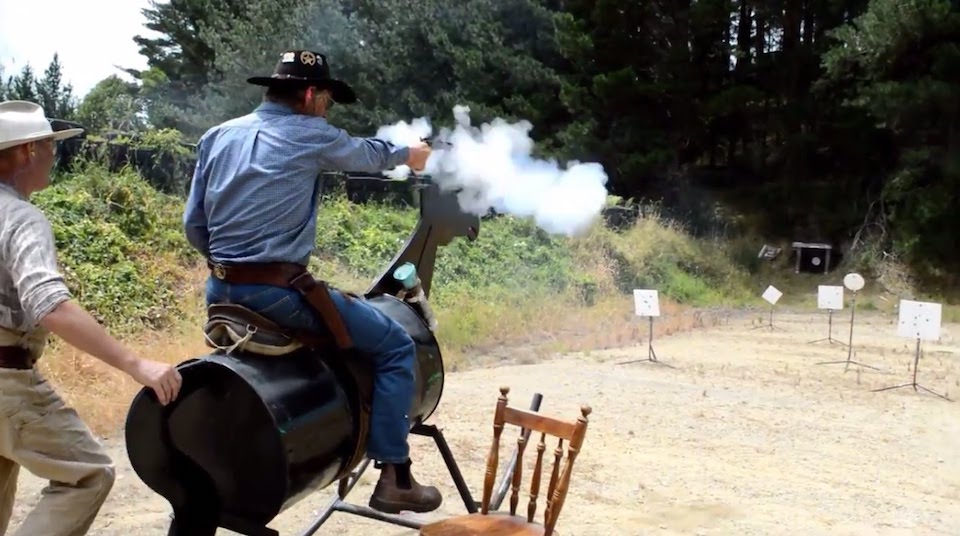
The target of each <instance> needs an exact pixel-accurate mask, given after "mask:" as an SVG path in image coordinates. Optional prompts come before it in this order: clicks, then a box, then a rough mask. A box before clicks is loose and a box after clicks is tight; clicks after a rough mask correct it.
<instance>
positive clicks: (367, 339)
mask: <svg viewBox="0 0 960 536" xmlns="http://www.w3.org/2000/svg"><path fill="white" fill-rule="evenodd" d="M330 296H331V298H332V299H333V303H334V305H336V307H337V309H338V310H339V311H340V315H341V316H342V317H343V322H344V324H346V327H347V332H349V334H350V337H351V338H352V339H353V343H354V345H355V347H356V350H357V351H358V352H360V353H363V354H367V355H369V356H370V357H371V358H372V360H373V364H374V381H373V407H372V408H371V411H370V435H369V436H368V437H369V439H368V441H367V456H368V457H369V458H370V459H373V460H377V461H380V462H383V463H403V462H405V461H406V460H407V458H408V456H409V452H410V449H409V446H408V445H407V435H408V434H409V433H410V418H409V416H408V413H409V410H410V407H411V406H412V405H413V390H414V388H415V383H414V372H413V366H414V362H415V358H416V349H415V347H414V344H413V339H411V338H410V335H408V334H407V332H406V331H404V329H403V328H402V327H401V326H400V324H398V323H397V322H396V321H395V320H393V319H391V318H389V317H388V316H386V315H385V314H383V313H382V312H380V311H379V310H377V309H374V308H373V307H371V306H370V305H368V304H367V303H365V302H363V301H361V300H355V299H348V298H347V297H345V296H344V295H343V294H341V293H340V292H338V291H336V290H335V289H330ZM224 302H229V303H236V304H238V305H243V306H245V307H248V308H250V309H252V310H254V311H256V312H258V313H260V314H261V315H263V316H264V317H266V318H268V319H270V320H272V321H273V322H276V323H277V324H279V325H281V326H286V327H289V328H294V329H302V330H311V331H322V330H324V329H325V324H324V323H323V319H322V318H321V317H320V315H319V314H318V313H316V312H315V311H314V310H313V308H311V307H310V304H309V303H308V302H307V301H306V299H305V298H304V297H303V296H301V295H300V293H299V292H297V291H296V290H294V289H287V288H282V287H275V286H270V285H233V284H229V283H225V282H223V281H221V280H219V279H217V278H214V277H209V278H207V303H208V304H210V303H224Z"/></svg>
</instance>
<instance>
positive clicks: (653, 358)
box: [617, 316, 677, 368]
mask: <svg viewBox="0 0 960 536" xmlns="http://www.w3.org/2000/svg"><path fill="white" fill-rule="evenodd" d="M647 318H648V319H649V320H650V332H649V336H648V337H647V358H646V359H643V358H641V359H633V360H631V361H624V362H622V363H617V364H618V365H630V364H632V363H653V364H655V365H663V366H664V367H667V368H677V367H675V366H673V365H671V364H669V363H664V362H663V361H660V360H659V359H657V352H655V351H654V350H653V317H652V316H650V317H647Z"/></svg>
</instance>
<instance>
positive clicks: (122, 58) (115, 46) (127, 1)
mask: <svg viewBox="0 0 960 536" xmlns="http://www.w3.org/2000/svg"><path fill="white" fill-rule="evenodd" d="M164 1H165V0H164ZM149 5H150V3H149V0H0V65H2V66H3V76H4V78H6V77H8V76H10V75H11V74H16V73H19V72H20V69H22V68H23V66H24V65H25V64H27V63H29V64H30V65H31V66H32V67H33V70H34V72H36V73H37V74H40V75H42V73H43V71H44V70H45V69H46V68H47V66H48V65H49V64H50V61H51V60H53V54H54V53H58V54H59V56H60V64H61V65H62V66H63V72H64V78H65V79H66V81H67V82H68V83H70V84H72V85H73V93H74V95H76V96H77V97H83V95H85V94H86V93H87V92H88V91H90V89H91V88H93V86H94V85H96V83H97V82H99V81H100V80H103V79H104V78H106V77H108V76H110V75H111V74H117V75H119V76H121V77H123V78H125V79H129V77H128V76H127V75H126V73H123V72H122V71H120V69H119V68H118V67H116V66H119V67H120V68H144V67H146V59H145V58H144V57H143V56H140V54H139V53H138V52H137V45H136V43H134V42H133V37H134V36H135V35H138V34H140V35H155V34H154V32H150V31H148V30H147V29H146V28H144V26H143V24H144V22H145V19H144V17H143V14H142V13H141V12H140V11H141V9H143V8H145V7H149ZM94 10H96V11H99V12H100V14H98V15H94V14H93V11H94ZM103 12H106V13H108V14H109V15H107V16H104V14H103Z"/></svg>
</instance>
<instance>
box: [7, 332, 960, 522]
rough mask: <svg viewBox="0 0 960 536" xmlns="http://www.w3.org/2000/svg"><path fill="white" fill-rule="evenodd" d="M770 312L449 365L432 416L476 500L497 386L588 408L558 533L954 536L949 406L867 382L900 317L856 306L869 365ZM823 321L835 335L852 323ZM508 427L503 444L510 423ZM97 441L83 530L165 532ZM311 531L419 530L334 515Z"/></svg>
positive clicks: (892, 380) (438, 473)
mask: <svg viewBox="0 0 960 536" xmlns="http://www.w3.org/2000/svg"><path fill="white" fill-rule="evenodd" d="M774 322H775V324H776V325H777V326H778V327H780V328H782V330H779V329H778V330H769V329H751V326H750V324H749V318H747V319H741V320H736V321H732V322H731V323H730V324H729V325H725V326H721V327H713V328H705V329H700V330H696V331H692V332H687V333H681V334H676V335H673V336H670V337H665V338H662V339H660V340H657V341H655V350H656V352H657V355H658V357H659V358H660V360H661V362H663V363H669V364H670V365H674V366H675V367H676V368H669V367H666V366H662V365H655V364H651V363H632V364H621V363H622V362H624V361H627V360H630V359H638V358H644V357H645V356H646V341H643V342H642V345H640V346H637V347H633V348H626V349H619V350H613V351H611V350H607V351H603V352H593V353H590V354H577V355H566V356H558V357H557V358H555V359H551V360H549V361H547V362H543V363H539V364H522V365H520V364H518V365H506V364H505V365H501V366H497V367H495V368H487V369H482V370H473V371H468V372H463V373H457V374H451V375H448V376H447V380H446V391H445V395H444V399H443V401H442V402H441V406H440V409H439V410H438V413H437V414H436V415H435V416H434V418H433V419H432V420H433V422H434V423H435V424H438V425H439V426H441V427H442V428H443V429H444V431H445V434H446V437H447V439H448V441H449V442H450V444H451V448H452V449H453V452H454V455H455V456H456V457H457V458H458V460H459V462H460V465H461V467H462V469H463V472H464V474H465V476H466V478H467V481H468V482H469V484H470V486H471V488H472V490H473V493H474V495H475V497H476V498H477V499H479V497H480V492H481V486H482V481H483V469H484V461H485V457H486V453H487V449H488V447H489V439H490V436H491V433H492V427H491V425H490V423H491V419H492V411H493V407H494V404H495V401H496V398H497V395H498V391H497V389H498V387H499V386H500V385H509V386H510V388H511V393H510V394H511V401H512V403H513V404H516V405H518V406H522V407H526V406H528V404H529V401H530V397H531V396H532V395H533V393H534V392H541V393H543V395H544V400H543V406H542V408H541V411H542V412H545V413H549V414H551V415H556V416H561V417H564V418H570V419H573V418H575V417H576V416H577V415H578V413H579V409H578V408H579V406H580V404H581V403H588V404H590V405H591V406H592V408H593V414H592V415H591V422H590V428H589V430H588V432H587V438H586V442H585V444H584V448H583V451H582V453H581V455H580V457H579V459H578V461H577V464H576V467H575V469H574V473H573V477H572V482H571V490H570V494H569V496H568V499H567V503H566V505H565V507H564V509H563V511H562V513H561V516H560V522H559V526H558V527H559V530H560V532H561V534H563V536H574V535H609V536H614V535H639V534H657V535H660V534H694V535H706V534H740V535H747V534H763V535H773V534H798V535H799V534H802V535H816V534H831V535H846V534H863V535H873V534H882V535H894V534H910V535H926V534H950V535H958V534H960V403H951V402H946V401H943V400H941V399H938V398H936V397H934V396H931V395H929V394H922V393H921V394H918V393H915V392H914V391H913V390H912V389H898V390H893V391H887V392H879V393H875V392H871V391H870V389H874V388H880V387H885V386H892V385H897V384H901V383H905V382H909V381H910V366H911V365H912V362H913V351H914V346H913V343H912V342H911V341H908V340H903V339H900V338H898V337H896V326H895V318H881V317H873V318H869V319H867V318H864V319H862V320H861V319H859V318H858V323H857V328H856V330H855V333H854V337H855V338H854V346H855V349H856V355H855V357H854V359H855V360H856V361H860V362H863V363H866V364H869V365H873V366H876V367H879V368H880V369H881V371H879V372H877V371H873V370H869V369H861V368H858V367H852V368H851V369H850V371H848V372H844V366H843V365H817V364H816V363H818V362H821V361H829V360H844V359H846V356H847V351H846V349H845V348H844V347H843V346H841V345H839V344H832V345H831V344H828V343H827V342H823V341H821V342H817V343H812V344H810V343H808V341H811V340H814V339H819V338H822V337H825V336H826V335H827V325H826V317H825V316H822V315H817V314H803V315H790V316H779V317H775V319H774ZM834 329H835V331H834V337H835V338H839V339H842V340H844V341H845V340H846V338H847V331H846V329H847V326H845V325H843V323H842V321H837V323H835V327H834ZM958 340H960V326H956V325H948V326H944V335H943V337H942V339H941V341H940V343H939V344H928V345H925V348H924V350H925V353H924V359H922V360H921V364H920V378H919V382H920V383H921V384H922V385H925V386H927V387H929V388H931V389H933V390H935V391H937V392H940V393H945V392H946V393H949V396H950V397H951V398H954V397H956V398H960V343H958ZM504 437H506V438H508V439H507V440H505V441H504V446H505V448H506V449H511V448H512V445H513V438H515V437H516V431H515V429H508V430H507V431H506V432H505V433H504ZM107 443H108V444H109V446H110V448H111V451H112V452H113V454H114V457H115V460H116V461H117V463H118V475H119V476H118V480H117V484H116V486H115V488H114V491H113V493H112V495H111V496H110V497H109V499H108V501H107V503H106V505H105V506H104V508H103V510H102V511H101V514H100V516H99V519H98V521H97V522H96V524H95V525H94V528H93V530H92V531H91V534H93V535H100V536H121V535H123V536H128V535H133V534H136V535H144V536H148V535H154V534H157V535H162V534H165V527H166V525H167V515H168V508H167V503H166V502H165V501H164V500H162V499H161V498H160V497H159V496H157V495H155V494H153V493H152V492H150V491H149V490H148V489H147V488H146V487H145V486H143V485H142V484H141V483H140V481H139V479H138V478H137V476H136V475H135V474H134V473H133V472H132V471H131V469H130V468H129V465H128V463H127V459H126V454H125V451H124V450H123V448H122V445H121V444H120V443H119V441H118V440H108V441H107ZM411 445H412V450H413V456H414V470H415V475H416V476H417V477H418V478H419V479H420V480H421V481H423V482H429V483H436V484H438V485H440V486H441V487H442V489H443V490H444V492H445V499H444V500H445V502H444V505H443V507H442V508H441V510H440V511H439V512H436V513H433V514H430V515H428V516H427V517H431V518H436V517H439V516H443V515H453V514H459V513H462V512H463V506H462V503H461V502H460V500H459V497H458V495H457V493H456V489H455V488H454V486H453V485H452V483H449V480H448V479H445V477H444V474H445V473H444V470H443V465H442V460H441V459H440V456H439V454H437V453H436V451H435V450H433V449H432V448H431V443H430V442H429V440H427V439H424V438H420V437H413V438H412V440H411ZM508 453H509V451H508ZM525 474H526V475H529V474H530V473H529V471H527V472H526V473H525ZM375 478H376V471H374V470H372V469H371V470H370V471H368V472H367V474H366V475H364V479H363V481H361V483H360V485H358V486H357V488H356V489H355V490H354V492H353V493H352V494H351V496H350V499H351V500H352V501H353V502H355V503H359V504H366V501H367V498H368V497H369V493H370V492H371V491H372V485H373V482H374V480H375ZM20 482H21V484H20V496H19V499H18V500H19V502H18V503H17V512H16V518H15V519H14V525H15V524H16V523H17V522H18V520H19V519H20V518H21V517H22V515H23V513H24V512H25V510H26V509H27V508H30V507H31V506H32V505H33V504H34V502H35V501H36V500H37V497H38V492H39V490H40V488H41V487H42V484H43V483H42V482H40V481H39V480H38V479H36V478H34V477H33V476H32V475H29V474H24V475H23V476H22V477H21V481H20ZM526 482H527V481H525V483H526ZM332 493H333V489H327V490H323V491H321V492H318V493H316V494H314V495H312V496H310V497H308V498H306V499H304V500H303V501H301V502H299V503H297V504H296V505H294V506H293V507H292V508H290V509H289V510H287V511H286V512H283V513H282V514H280V516H278V517H277V519H275V520H274V522H273V524H272V526H273V527H274V528H276V529H277V530H279V531H280V532H281V534H283V535H288V534H300V531H302V530H303V529H304V528H306V527H307V526H308V525H309V524H310V522H311V521H312V519H313V518H314V516H315V515H316V514H315V513H316V511H317V510H318V509H319V508H321V507H322V506H323V505H324V504H325V503H326V502H327V501H328V499H329V497H331V496H332ZM526 500H527V496H526V495H525V494H524V495H523V496H522V497H521V505H525V504H526ZM506 504H507V503H506V502H505V505H506ZM541 505H542V502H541ZM542 511H543V509H542V506H541V508H540V509H539V510H538V512H542ZM220 533H221V534H232V533H230V532H228V531H225V530H221V531H220ZM317 534H319V535H323V534H343V535H357V536H359V535H365V536H367V535H370V536H373V535H390V536H403V535H410V534H416V532H415V531H412V530H408V529H403V528H398V527H392V526H387V525H383V524H379V523H376V522H373V521H368V520H365V519H361V518H357V517H353V516H349V515H347V514H342V513H337V514H334V516H333V517H332V518H331V519H330V520H329V521H328V522H327V523H326V525H324V527H323V528H322V529H321V530H320V531H318V532H317Z"/></svg>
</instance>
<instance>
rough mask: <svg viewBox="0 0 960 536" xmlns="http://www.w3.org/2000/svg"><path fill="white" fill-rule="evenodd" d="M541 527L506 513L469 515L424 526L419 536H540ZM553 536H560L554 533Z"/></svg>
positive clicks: (542, 529)
mask: <svg viewBox="0 0 960 536" xmlns="http://www.w3.org/2000/svg"><path fill="white" fill-rule="evenodd" d="M543 531H544V528H543V525H539V524H536V523H528V522H527V520H526V519H525V518H522V517H518V516H512V515H510V514H508V513H500V512H491V513H489V514H487V515H483V514H479V513H478V514H469V515H463V516H456V517H450V518H447V519H441V520H440V521H434V522H433V523H429V524H426V525H424V526H423V527H422V528H421V529H420V536H480V535H481V534H482V535H484V536H542V535H543ZM553 536H560V534H559V533H558V532H556V531H554V532H553Z"/></svg>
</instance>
